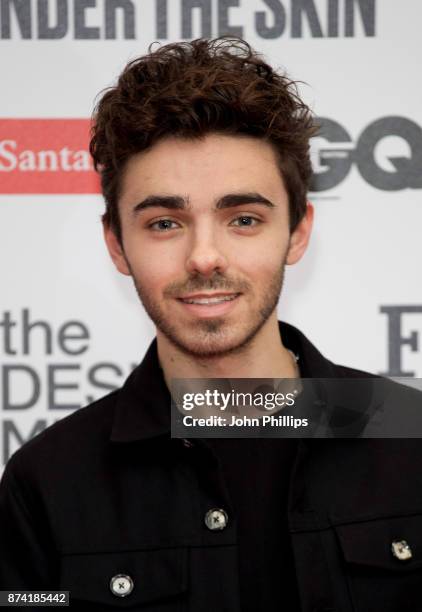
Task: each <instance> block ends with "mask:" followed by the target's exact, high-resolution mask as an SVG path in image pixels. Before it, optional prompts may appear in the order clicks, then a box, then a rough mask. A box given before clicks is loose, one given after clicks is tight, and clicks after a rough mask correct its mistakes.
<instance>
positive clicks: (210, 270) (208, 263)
mask: <svg viewBox="0 0 422 612" xmlns="http://www.w3.org/2000/svg"><path fill="white" fill-rule="evenodd" d="M227 266H228V262H227V258H226V256H225V255H224V254H223V253H222V250H221V245H219V244H218V240H217V236H216V235H215V232H211V231H201V232H196V233H195V235H194V236H193V238H192V242H191V243H190V248H189V252H188V255H187V258H186V270H187V272H188V273H189V274H200V275H202V276H206V277H208V276H212V275H213V274H214V273H215V272H220V273H223V272H225V270H226V269H227Z"/></svg>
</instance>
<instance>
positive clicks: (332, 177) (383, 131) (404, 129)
mask: <svg viewBox="0 0 422 612" xmlns="http://www.w3.org/2000/svg"><path fill="white" fill-rule="evenodd" d="M317 122H318V124H319V125H320V126H321V128H320V131H319V133H318V135H317V136H316V137H315V138H314V139H313V145H312V157H313V160H312V161H313V167H314V178H313V182H312V184H311V191H313V192H318V191H325V190H326V189H332V188H333V187H336V186H337V185H338V184H339V183H341V182H342V181H343V180H344V179H345V178H346V177H347V175H348V174H349V172H350V169H351V167H352V164H356V166H357V168H358V170H359V172H360V174H361V176H362V178H363V179H364V180H365V181H366V182H367V183H369V184H370V185H372V187H375V188H376V189H382V190H383V191H398V190H400V189H406V188H409V189H420V188H422V129H421V128H420V126H419V125H417V124H416V123H415V122H414V121H411V120H410V119H406V118H405V117H382V118H381V119H377V121H374V122H373V123H370V124H369V125H368V126H367V127H366V128H365V129H364V130H363V132H362V133H361V134H360V136H359V137H358V139H357V142H356V146H355V147H353V141H352V139H351V137H350V135H349V134H348V132H347V131H346V129H345V128H344V127H343V126H342V125H340V124H339V123H337V122H336V121H333V120H332V119H327V118H325V117H319V118H317ZM386 137H395V140H397V138H398V139H401V140H402V143H400V150H402V149H403V146H404V147H406V149H407V151H406V153H405V154H404V155H403V153H401V154H398V155H397V154H395V155H391V154H390V155H389V154H388V153H385V146H386V144H387V141H384V142H382V141H383V139H385V138H386ZM390 140H391V138H390ZM321 141H322V142H321ZM317 143H318V145H319V146H318V145H317ZM327 143H329V146H327ZM315 145H316V146H315ZM330 145H333V146H330ZM390 148H391V147H390ZM382 149H384V153H380V150H382Z"/></svg>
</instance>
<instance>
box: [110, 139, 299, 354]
mask: <svg viewBox="0 0 422 612" xmlns="http://www.w3.org/2000/svg"><path fill="white" fill-rule="evenodd" d="M119 211H120V219H121V226H122V236H123V250H122V249H121V248H120V247H119V245H118V243H117V241H116V239H115V236H114V234H113V233H112V231H111V230H110V229H108V228H106V229H105V236H106V241H107V245H108V247H109V250H110V253H111V255H112V257H113V260H114V261H115V263H116V265H117V267H118V269H119V270H120V271H121V272H122V273H124V274H130V275H131V276H132V277H133V280H134V283H135V286H136V289H137V292H138V295H139V297H140V299H141V301H142V303H143V305H144V307H145V310H146V311H147V313H148V315H149V316H150V317H151V319H152V321H153V322H154V323H155V325H156V326H157V335H158V336H159V335H160V334H163V335H164V336H165V338H166V339H167V340H169V341H170V342H171V343H172V344H173V345H175V346H177V347H178V348H179V349H181V350H182V351H183V352H185V353H188V354H191V355H194V356H197V357H211V356H223V355H226V354H229V353H233V352H236V351H240V350H241V349H242V348H244V347H245V346H246V345H247V344H248V343H249V342H250V341H251V340H252V339H253V338H254V337H255V335H256V334H257V333H258V332H259V330H261V329H262V327H263V326H264V325H266V324H269V321H271V320H273V323H274V321H276V310H275V309H276V305H277V302H278V298H279V294H280V290H281V286H282V280H283V269H284V265H285V263H286V262H287V263H294V261H296V260H297V259H298V258H299V257H300V256H301V254H302V252H303V250H304V248H305V246H306V244H305V246H303V249H302V250H301V252H300V254H298V252H297V251H298V248H297V244H296V243H298V242H299V239H302V241H303V236H302V234H300V228H299V230H298V232H299V235H298V236H297V239H296V240H294V237H295V234H293V236H292V237H291V236H290V235H289V215H288V197H287V193H286V191H285V188H284V185H283V181H282V179H281V176H280V172H279V169H278V167H277V163H276V157H275V153H274V151H273V149H272V147H271V145H269V144H268V143H266V142H264V141H262V140H258V139H254V138H250V137H239V136H223V135H218V134H211V135H208V136H206V137H205V139H203V140H185V139H180V138H173V137H172V138H166V139H164V140H162V141H160V142H158V143H156V144H155V145H154V147H152V148H151V149H150V150H149V151H147V152H143V153H140V154H138V155H135V156H133V157H132V158H131V159H130V160H129V162H128V164H127V167H126V169H125V174H124V177H123V182H122V190H121V196H120V199H119ZM309 230H310V226H309ZM302 233H303V230H302ZM308 233H309V232H308ZM306 242H307V237H306ZM299 250H300V249H299ZM291 260H292V261H291ZM293 260H294V261H293Z"/></svg>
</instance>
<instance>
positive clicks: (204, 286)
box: [164, 273, 251, 298]
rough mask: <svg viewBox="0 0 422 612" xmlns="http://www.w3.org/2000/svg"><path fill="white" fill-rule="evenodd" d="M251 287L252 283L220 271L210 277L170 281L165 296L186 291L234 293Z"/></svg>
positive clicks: (243, 291) (175, 295) (177, 294)
mask: <svg viewBox="0 0 422 612" xmlns="http://www.w3.org/2000/svg"><path fill="white" fill-rule="evenodd" d="M250 288H251V285H250V283H248V282H247V281H245V280H243V279H230V278H229V277H226V276H224V275H222V274H220V273H216V274H214V275H213V276H211V277H209V278H205V277H203V276H200V275H198V276H195V277H191V278H188V279H186V280H184V281H175V282H174V283H170V285H167V287H166V288H165V290H164V296H165V297H170V298H171V297H177V296H179V295H183V294H185V293H193V292H195V291H198V292H199V291H205V292H206V291H216V290H222V291H230V292H233V293H245V292H246V291H248V290H249V289H250Z"/></svg>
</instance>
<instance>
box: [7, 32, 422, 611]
mask: <svg viewBox="0 0 422 612" xmlns="http://www.w3.org/2000/svg"><path fill="white" fill-rule="evenodd" d="M314 133H315V126H314V123H313V120H312V116H311V113H310V111H309V109H308V108H307V107H306V105H305V104H304V103H303V102H302V101H301V100H300V98H299V97H298V94H297V91H296V89H295V86H294V83H292V82H290V81H289V80H288V79H287V77H285V76H282V75H280V74H277V73H276V72H275V71H273V70H272V69H271V68H270V66H268V65H267V64H266V63H265V62H264V61H263V60H262V59H261V58H260V57H259V56H258V55H256V54H255V53H254V52H253V51H252V50H251V49H250V48H249V46H248V45H247V44H246V43H245V42H243V41H240V40H233V39H227V38H222V39H216V40H203V39H202V40H201V39H200V40H196V41H193V42H191V43H177V44H170V45H166V46H164V47H161V48H160V49H158V50H157V51H155V52H153V53H150V54H149V55H147V56H144V57H141V58H138V59H137V60H135V61H133V62H131V63H130V64H129V65H128V66H127V67H126V69H125V70H124V72H123V73H122V75H121V76H120V78H119V81H118V83H117V85H116V87H114V88H111V89H109V90H108V91H107V92H106V93H105V94H104V95H103V97H102V99H101V100H100V102H99V105H98V107H97V109H96V112H95V116H94V128H93V135H92V141H91V147H90V148H91V153H92V155H93V158H94V162H95V164H96V168H97V169H98V170H99V172H100V174H101V180H102V189H103V193H104V197H105V200H106V206H107V208H106V213H105V215H104V217H103V224H104V236H105V240H106V244H107V247H108V250H109V252H110V255H111V258H112V260H113V261H114V263H115V265H116V267H117V269H118V270H119V271H120V272H121V273H123V274H126V275H130V276H131V277H132V278H133V281H134V284H135V287H136V289H137V292H138V295H139V297H140V300H141V302H142V304H143V306H144V307H145V310H146V312H147V313H148V315H149V316H150V317H151V319H152V321H153V322H154V323H155V325H156V328H157V337H156V339H155V340H154V342H153V343H152V345H151V346H150V348H149V350H148V352H147V354H146V356H145V358H144V360H143V362H142V363H141V364H140V365H139V366H138V368H136V369H135V371H134V372H133V373H132V374H131V375H130V376H129V378H128V380H127V381H126V383H125V385H124V386H123V388H122V389H121V390H118V391H114V392H113V393H111V394H110V395H108V396H106V397H105V398H102V399H101V400H99V401H97V402H95V403H94V404H92V405H91V406H89V407H87V408H85V409H83V410H81V411H78V412H76V413H74V414H73V415H71V416H70V417H67V418H66V419H63V420H62V421H60V422H59V423H57V424H56V425H54V426H52V427H51V428H49V429H48V430H46V431H45V432H44V433H42V434H40V435H39V436H37V437H36V438H34V439H33V440H32V441H31V442H29V443H27V444H26V445H25V446H24V447H23V448H22V449H21V450H19V451H18V452H17V453H15V455H14V456H13V457H12V458H11V460H10V462H9V464H8V466H7V468H6V472H5V475H4V478H3V481H2V486H1V491H0V548H1V560H0V587H1V589H4V590H6V589H7V590H13V589H14V590H18V589H36V590H55V589H61V590H69V591H70V595H71V605H72V606H73V607H75V608H78V607H80V608H81V609H85V608H86V609H93V610H106V609H116V610H117V609H120V608H122V607H128V608H129V609H135V610H151V611H152V610H154V611H155V612H158V611H160V612H164V611H169V612H170V611H173V610H174V611H176V610H178V611H182V610H194V611H195V612H199V611H201V612H207V611H215V610H219V611H227V612H229V611H230V612H237V611H240V610H242V611H249V610H253V611H254V612H256V611H258V610H259V611H265V612H271V611H275V610H287V611H289V612H296V611H299V610H301V611H302V612H316V611H319V612H323V611H325V612H328V611H329V610H331V611H333V610H336V611H341V612H352V611H355V612H356V611H358V612H369V611H371V612H376V611H380V612H381V611H382V612H392V611H396V610H400V611H401V612H402V611H404V610H408V611H410V610H412V612H415V610H417V609H419V607H420V605H421V601H422V597H421V596H420V594H419V593H420V587H419V580H420V572H421V567H422V562H421V558H422V514H421V511H422V495H421V493H422V486H420V485H421V484H422V482H421V481H422V470H421V469H420V467H421V452H420V450H419V444H418V443H417V440H415V441H410V440H406V441H404V440H403V441H401V440H386V441H383V440H358V441H357V440H327V441H322V440H319V441H310V440H306V439H304V440H297V439H261V440H260V439H220V440H219V439H195V440H188V439H184V440H182V439H177V438H171V436H170V393H169V390H168V388H169V386H170V383H171V380H172V379H175V378H275V379H279V378H298V377H299V376H300V377H302V378H321V379H330V378H337V379H338V378H344V379H349V378H361V377H368V376H369V375H368V374H365V373H362V372H358V371H356V370H351V369H348V368H344V367H341V366H336V365H334V364H333V363H331V362H330V361H328V360H327V359H326V358H324V357H323V356H322V355H321V354H320V353H319V352H318V350H317V349H316V348H315V347H314V346H313V345H312V344H311V343H310V342H309V341H308V340H307V339H306V338H305V336H303V334H302V333H301V332H299V331H298V330H297V329H295V328H293V327H292V326H290V325H287V324H285V323H280V322H278V321H277V316H276V306H277V302H278V299H279V294H280V290H281V287H282V281H283V273H284V267H285V265H291V264H294V263H296V262H297V261H298V260H299V259H300V258H301V257H302V255H303V254H304V252H305V250H306V246H307V244H308V241H309V237H310V233H311V227H312V218H313V209H312V206H311V204H310V203H309V202H307V200H306V192H307V189H308V185H309V180H310V176H311V166H310V161H309V138H310V137H311V136H312V135H313V134H314Z"/></svg>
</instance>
